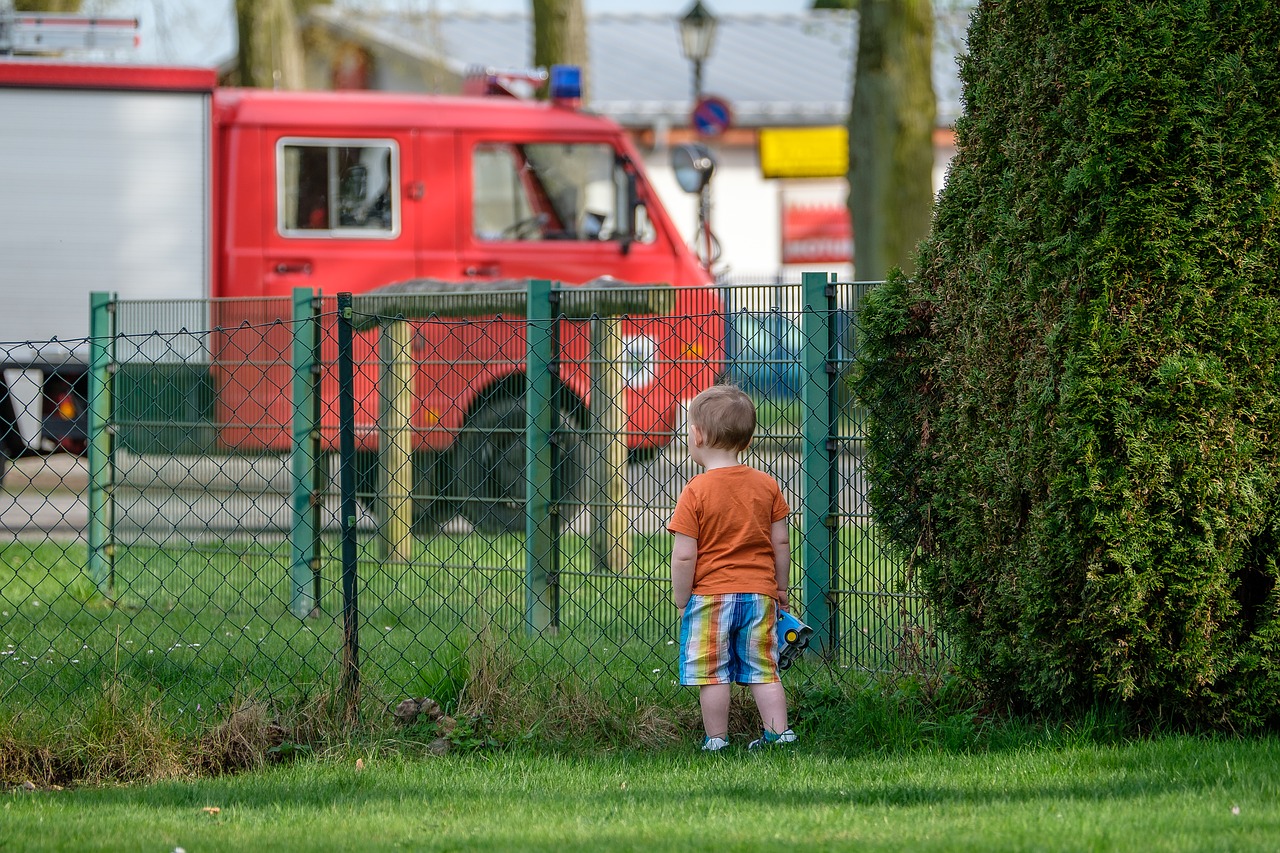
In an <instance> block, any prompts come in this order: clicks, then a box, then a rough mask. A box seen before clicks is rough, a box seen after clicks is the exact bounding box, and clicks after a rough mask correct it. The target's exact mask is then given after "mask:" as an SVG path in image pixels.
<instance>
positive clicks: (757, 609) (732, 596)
mask: <svg viewBox="0 0 1280 853" xmlns="http://www.w3.org/2000/svg"><path fill="white" fill-rule="evenodd" d="M777 630H778V614H777V604H776V603H775V602H774V600H773V599H772V598H770V597H769V596H767V595H759V594H757V593H750V592H733V593H727V594H722V595H695V596H692V597H691V598H690V599H689V604H688V605H687V606H686V607H685V609H684V618H683V619H682V620H681V621H680V683H681V684H684V685H691V686H701V685H705V684H729V683H731V682H735V681H736V682H737V683H739V684H766V683H769V682H773V681H779V680H780V679H779V676H778V633H777Z"/></svg>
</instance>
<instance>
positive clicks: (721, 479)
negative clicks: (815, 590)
mask: <svg viewBox="0 0 1280 853" xmlns="http://www.w3.org/2000/svg"><path fill="white" fill-rule="evenodd" d="M790 513H791V509H790V507H788V506H787V501H786V499H785V498H784V497H782V491H781V490H780V489H779V488H778V483H777V481H775V480H774V479H773V478H772V477H770V476H769V475H768V474H766V473H764V472H763V471H757V470H756V469H755V468H752V467H750V466H748V465H734V466H732V467H730V468H713V469H711V470H710V471H704V472H703V473H701V474H698V475H697V476H695V477H694V478H693V479H692V480H690V481H689V482H688V484H687V485H686V486H685V487H684V491H682V492H681V493H680V499H679V500H678V501H676V511H675V512H674V513H673V514H672V516H671V521H670V522H668V523H667V530H669V531H671V532H672V533H683V534H684V535H685V536H691V537H693V538H694V539H696V540H698V557H697V561H696V562H695V564H694V570H693V591H694V592H695V593H696V594H698V595H717V594H720V593H726V592H756V593H761V594H762V595H768V596H770V597H772V596H776V595H777V594H778V575H777V564H776V563H775V561H774V554H773V537H772V536H771V531H770V528H771V527H772V526H773V523H774V522H775V521H781V520H782V519H784V518H786V517H787V516H788V515H789V514H790Z"/></svg>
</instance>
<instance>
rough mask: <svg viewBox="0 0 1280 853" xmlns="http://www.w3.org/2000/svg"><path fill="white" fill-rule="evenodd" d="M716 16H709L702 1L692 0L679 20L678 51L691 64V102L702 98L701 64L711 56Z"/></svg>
mask: <svg viewBox="0 0 1280 853" xmlns="http://www.w3.org/2000/svg"><path fill="white" fill-rule="evenodd" d="M716 23H717V22H716V16H715V15H713V14H711V12H710V11H709V10H708V9H707V7H706V6H703V5H702V0H694V4H693V5H692V6H690V7H689V11H687V12H685V13H684V17H683V18H681V19H680V49H681V50H682V51H684V58H685V59H687V60H689V61H690V62H692V63H693V102H694V103H695V104H696V103H697V102H698V100H699V99H700V98H701V97H702V63H703V62H704V61H705V60H706V58H707V57H708V56H710V55H711V45H712V42H714V41H715V37H716Z"/></svg>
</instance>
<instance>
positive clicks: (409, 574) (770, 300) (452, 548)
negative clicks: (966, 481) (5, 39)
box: [0, 274, 944, 713]
mask: <svg viewBox="0 0 1280 853" xmlns="http://www.w3.org/2000/svg"><path fill="white" fill-rule="evenodd" d="M868 287H869V285H867V284H861V283H859V284H849V283H840V282H836V281H834V280H832V279H831V278H830V277H828V276H826V275H813V274H810V275H805V276H804V279H803V281H802V282H801V283H799V284H779V283H777V282H769V283H767V284H765V285H759V286H752V285H732V286H723V287H719V288H708V289H707V290H706V291H705V292H701V293H697V294H687V293H680V294H676V293H673V292H672V291H671V289H669V288H663V287H656V286H655V287H638V286H627V287H619V286H617V285H616V284H612V283H600V284H599V285H598V286H586V287H574V288H568V287H565V288H561V287H559V286H556V285H553V284H552V283H550V282H545V281H530V282H520V283H518V284H514V285H513V284H512V283H505V284H498V285H494V286H491V287H481V288H473V289H471V290H470V291H469V292H465V293H459V292H457V290H456V288H454V289H452V290H447V289H443V288H441V287H440V286H438V285H436V284H434V283H430V282H422V283H415V284H410V285H403V286H398V287H396V288H388V289H386V290H384V291H383V292H380V293H371V294H363V295H359V296H355V297H351V296H349V295H340V296H337V297H336V298H335V297H332V296H322V295H320V294H315V293H311V292H309V291H298V292H295V294H294V296H293V298H292V299H291V300H266V299H264V300H212V301H191V302H137V301H117V300H113V299H111V298H109V297H108V296H106V295H105V294H95V295H94V298H93V302H92V319H93V327H92V333H91V336H90V339H89V341H88V344H89V347H88V349H89V352H90V357H89V362H90V363H89V388H88V402H89V416H90V417H89V445H88V453H87V457H86V458H85V459H72V458H66V457H47V458H35V459H26V460H20V461H18V462H15V463H13V464H12V465H11V469H12V470H10V472H9V475H8V478H7V480H6V484H5V492H4V494H3V495H0V526H3V527H4V528H5V530H6V531H7V532H8V534H9V535H8V537H7V544H6V545H5V546H4V560H3V566H2V567H0V572H3V574H2V575H0V613H3V615H2V616H0V646H2V647H3V648H0V651H2V652H3V654H2V655H0V708H4V707H31V706H36V707H41V708H45V709H54V708H68V707H70V708H73V709H74V708H75V707H77V706H78V704H79V703H80V702H81V701H82V699H81V697H82V696H83V695H84V693H83V688H84V687H85V686H86V685H98V684H101V683H103V682H105V681H109V680H111V679H114V678H120V677H128V678H130V679H132V681H133V682H134V683H136V684H139V685H141V686H143V687H144V688H146V689H152V690H154V691H155V692H156V693H157V694H158V695H160V696H162V697H163V701H164V702H166V703H168V704H169V705H170V706H172V707H173V708H176V709H178V711H175V713H177V712H179V711H180V712H183V713H191V712H192V710H191V709H201V710H200V713H208V711H209V709H212V708H214V707H216V706H217V705H218V703H222V702H227V701H229V700H231V699H232V698H233V697H234V696H236V695H237V694H252V695H267V696H286V697H288V696H292V697H297V696H306V695H310V694H312V693H317V692H322V691H326V690H336V691H338V692H340V693H341V694H342V695H343V696H345V697H347V698H349V699H354V698H357V697H358V696H360V695H361V692H362V691H364V692H365V693H366V694H368V693H372V694H373V695H376V696H380V697H396V696H405V695H411V696H419V695H450V694H456V692H457V689H458V684H457V679H458V672H459V671H460V667H462V666H464V663H465V661H466V660H467V657H468V655H469V654H471V653H472V651H473V648H474V646H475V644H477V643H480V642H493V641H494V638H499V639H500V640H501V642H503V643H506V644H508V645H509V647H510V648H511V649H512V650H513V651H515V652H517V653H518V655H520V656H522V657H525V658H528V659H532V660H536V661H538V662H539V665H540V666H542V667H544V668H545V669H546V670H547V671H554V672H557V673H560V674H561V675H562V676H563V677H565V678H572V679H576V680H578V681H581V682H584V683H592V684H597V685H600V686H603V687H604V688H605V689H607V690H614V691H618V692H619V693H620V694H625V695H633V696H640V695H649V694H652V695H664V694H670V693H672V692H674V691H675V690H676V689H677V688H676V687H675V686H674V685H675V658H676V649H675V642H674V641H675V637H676V625H675V610H674V608H673V607H672V606H671V604H670V592H669V575H668V565H669V559H670V548H671V542H670V537H669V536H668V535H667V534H666V533H665V529H664V525H665V521H666V518H667V517H668V515H669V514H670V511H671V509H672V508H673V507H674V503H675V499H676V497H677V496H678V494H679V491H680V488H681V487H682V486H683V484H684V482H685V481H687V479H688V478H689V477H690V476H692V474H693V473H695V471H694V468H693V467H692V465H691V463H690V462H689V461H688V460H687V459H686V458H685V454H684V446H683V442H684V426H683V407H682V405H681V402H682V401H683V400H686V399H687V398H688V397H689V396H691V395H692V393H694V392H696V390H698V388H700V387H702V386H703V385H705V384H706V383H708V382H710V381H732V382H735V383H736V384H738V385H740V386H741V387H743V388H744V389H746V390H747V391H748V392H749V393H751V394H752V395H753V396H754V397H755V399H756V400H757V404H758V408H759V413H760V428H759V430H758V432H757V436H756V440H755V441H754V442H753V444H752V446H751V448H750V449H749V451H748V453H747V455H746V461H747V462H749V463H750V464H752V465H755V466H757V467H759V468H761V469H763V470H765V471H768V472H770V473H771V474H773V475H774V476H775V477H776V478H777V479H778V480H779V482H780V483H781V484H782V486H783V489H784V494H785V495H786V497H787V500H788V502H789V503H790V505H791V507H792V509H793V516H792V523H793V536H792V540H793V543H794V549H795V559H794V560H793V564H794V572H795V578H794V584H793V588H794V589H796V590H798V591H799V601H798V602H797V603H796V606H797V609H798V610H799V612H800V615H801V617H802V618H803V619H805V620H806V621H807V622H808V623H809V624H811V625H812V626H813V627H814V628H815V629H816V630H817V642H816V643H815V644H814V647H813V651H812V652H811V653H810V654H808V655H806V657H805V659H803V660H802V661H801V662H799V663H797V665H796V666H795V667H794V668H792V669H791V670H789V671H788V676H787V677H788V679H789V680H795V681H799V682H815V681H819V680H824V679H844V678H849V677H856V676H857V675H861V674H867V673H881V672H894V671H900V670H902V669H904V668H914V667H921V666H924V667H928V668H936V667H937V666H939V665H940V664H941V662H942V661H943V659H944V655H943V652H942V650H941V649H939V648H938V646H937V643H936V640H935V639H934V635H933V631H932V629H931V627H930V620H929V616H928V613H927V612H926V609H925V607H924V604H923V602H922V600H921V599H920V597H919V596H918V595H917V593H916V592H915V590H914V589H913V588H912V587H911V586H910V583H909V580H908V578H907V577H906V576H905V573H904V568H903V564H902V560H901V557H900V555H898V554H895V553H893V552H891V551H889V550H887V549H886V546H884V545H883V544H882V542H881V540H880V538H879V537H878V536H877V535H876V531H875V526H874V523H873V519H872V517H871V514H870V511H869V509H868V507H867V504H866V494H865V491H866V487H865V482H864V478H863V475H862V446H863V440H864V434H865V430H864V424H865V418H866V414H867V412H866V410H865V409H864V408H863V407H862V406H860V405H859V404H857V403H856V402H855V399H854V395H853V394H852V393H851V391H850V388H849V384H848V381H847V379H848V376H849V374H850V371H851V369H852V367H853V366H854V364H855V363H856V360H857V357H858V349H857V347H858V323H857V317H858V306H859V304H860V302H861V299H862V297H863V296H864V294H865V293H866V290H867V289H868ZM689 306H693V307H694V308H696V309H697V310H696V311H695V312H693V313H690V312H689V311H688V310H687V309H688V308H689ZM677 308H678V309H680V310H679V311H676V309H677ZM673 311H676V313H673ZM59 472H61V473H59Z"/></svg>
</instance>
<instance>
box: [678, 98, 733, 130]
mask: <svg viewBox="0 0 1280 853" xmlns="http://www.w3.org/2000/svg"><path fill="white" fill-rule="evenodd" d="M732 121H733V110H731V109H730V108H729V102H728V101H726V100H725V99H724V98H718V97H716V96H715V95H708V96H707V97H705V98H701V99H699V101H698V103H697V104H696V105H695V106H694V108H693V115H692V116H691V117H690V122H689V123H690V124H692V125H693V127H694V130H696V131H698V133H699V134H701V135H702V136H719V135H720V134H722V133H724V132H725V131H726V130H728V128H729V124H730V122H732Z"/></svg>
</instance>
